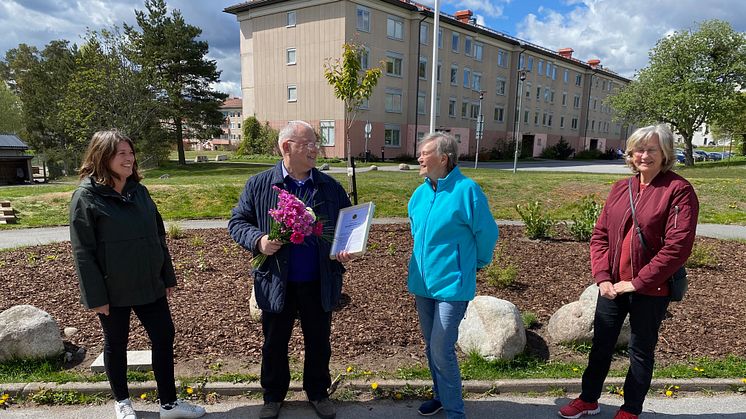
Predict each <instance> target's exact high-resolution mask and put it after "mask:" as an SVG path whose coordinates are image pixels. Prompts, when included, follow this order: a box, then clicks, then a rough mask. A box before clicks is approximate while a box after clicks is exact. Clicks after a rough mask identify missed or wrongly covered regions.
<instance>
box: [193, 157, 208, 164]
mask: <svg viewBox="0 0 746 419" xmlns="http://www.w3.org/2000/svg"><path fill="white" fill-rule="evenodd" d="M208 160H209V159H208V158H207V156H194V162H195V163H201V162H205V161H208Z"/></svg>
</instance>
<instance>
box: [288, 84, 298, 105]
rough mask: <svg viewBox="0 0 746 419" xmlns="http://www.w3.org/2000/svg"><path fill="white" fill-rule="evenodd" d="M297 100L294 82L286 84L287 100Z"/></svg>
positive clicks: (296, 89)
mask: <svg viewBox="0 0 746 419" xmlns="http://www.w3.org/2000/svg"><path fill="white" fill-rule="evenodd" d="M297 101H298V87H297V86H296V85H294V84H291V85H289V86H288V102H297Z"/></svg>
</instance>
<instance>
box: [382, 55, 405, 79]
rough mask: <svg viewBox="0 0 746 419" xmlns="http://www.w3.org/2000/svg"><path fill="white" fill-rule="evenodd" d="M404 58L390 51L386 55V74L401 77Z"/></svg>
mask: <svg viewBox="0 0 746 419" xmlns="http://www.w3.org/2000/svg"><path fill="white" fill-rule="evenodd" d="M401 65H402V58H401V57H400V56H398V55H393V54H392V53H388V55H386V74H388V75H389V76H396V77H401Z"/></svg>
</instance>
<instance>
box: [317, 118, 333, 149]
mask: <svg viewBox="0 0 746 419" xmlns="http://www.w3.org/2000/svg"><path fill="white" fill-rule="evenodd" d="M319 134H321V145H322V146H325V147H331V146H333V145H334V121H333V120H323V119H322V120H321V121H319Z"/></svg>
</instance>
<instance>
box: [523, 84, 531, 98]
mask: <svg viewBox="0 0 746 419" xmlns="http://www.w3.org/2000/svg"><path fill="white" fill-rule="evenodd" d="M525 92H526V93H525V95H524V96H526V100H531V83H529V82H526V89H525Z"/></svg>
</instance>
